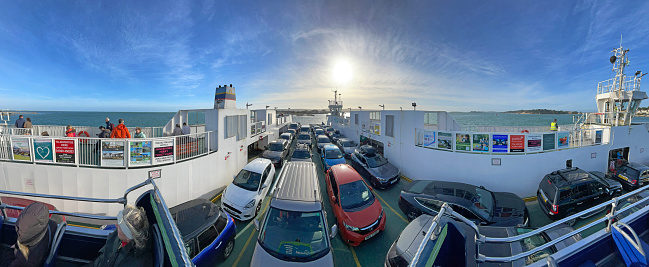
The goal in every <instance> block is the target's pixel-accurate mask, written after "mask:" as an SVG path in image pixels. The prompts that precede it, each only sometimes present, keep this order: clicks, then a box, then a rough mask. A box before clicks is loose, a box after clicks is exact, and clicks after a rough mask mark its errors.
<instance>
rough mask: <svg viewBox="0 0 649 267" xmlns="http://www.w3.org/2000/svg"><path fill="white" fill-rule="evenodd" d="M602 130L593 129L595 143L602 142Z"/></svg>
mask: <svg viewBox="0 0 649 267" xmlns="http://www.w3.org/2000/svg"><path fill="white" fill-rule="evenodd" d="M603 132H604V131H602V130H598V131H595V144H601V143H602V134H603Z"/></svg>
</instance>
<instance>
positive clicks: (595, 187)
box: [588, 182, 604, 195]
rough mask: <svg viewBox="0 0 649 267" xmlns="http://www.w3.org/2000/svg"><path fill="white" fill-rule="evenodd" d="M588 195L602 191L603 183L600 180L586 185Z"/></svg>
mask: <svg viewBox="0 0 649 267" xmlns="http://www.w3.org/2000/svg"><path fill="white" fill-rule="evenodd" d="M588 187H589V189H590V192H589V193H590V195H599V194H602V193H603V192H604V185H603V184H602V183H600V182H593V183H590V184H589V185H588Z"/></svg>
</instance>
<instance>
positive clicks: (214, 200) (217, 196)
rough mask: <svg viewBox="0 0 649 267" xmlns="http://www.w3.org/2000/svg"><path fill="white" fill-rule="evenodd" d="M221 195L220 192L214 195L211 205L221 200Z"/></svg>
mask: <svg viewBox="0 0 649 267" xmlns="http://www.w3.org/2000/svg"><path fill="white" fill-rule="evenodd" d="M222 194H223V192H221V193H219V194H218V195H216V196H215V197H214V198H213V199H212V200H211V201H212V203H216V201H217V200H219V198H221V195H222Z"/></svg>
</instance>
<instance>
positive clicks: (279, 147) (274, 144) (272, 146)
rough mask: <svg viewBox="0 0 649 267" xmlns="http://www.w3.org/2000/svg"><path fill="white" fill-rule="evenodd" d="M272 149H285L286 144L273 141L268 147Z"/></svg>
mask: <svg viewBox="0 0 649 267" xmlns="http://www.w3.org/2000/svg"><path fill="white" fill-rule="evenodd" d="M268 150H270V151H284V146H283V145H282V144H280V143H273V144H270V147H269V148H268Z"/></svg>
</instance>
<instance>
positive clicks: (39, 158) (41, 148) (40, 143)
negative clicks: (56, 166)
mask: <svg viewBox="0 0 649 267" xmlns="http://www.w3.org/2000/svg"><path fill="white" fill-rule="evenodd" d="M33 143H34V145H33V146H34V161H36V162H54V150H53V149H52V148H53V147H52V139H34V142H33Z"/></svg>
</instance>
